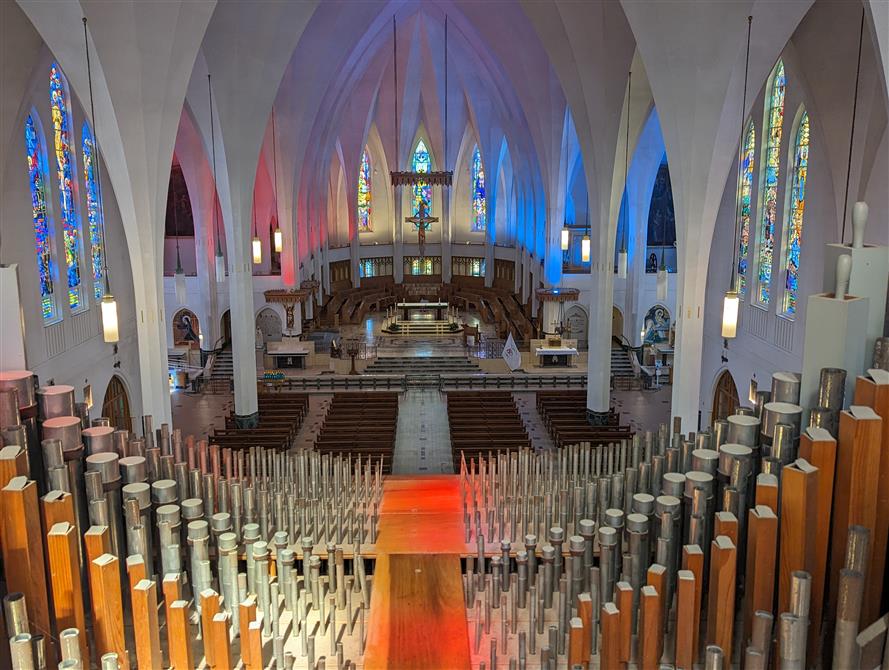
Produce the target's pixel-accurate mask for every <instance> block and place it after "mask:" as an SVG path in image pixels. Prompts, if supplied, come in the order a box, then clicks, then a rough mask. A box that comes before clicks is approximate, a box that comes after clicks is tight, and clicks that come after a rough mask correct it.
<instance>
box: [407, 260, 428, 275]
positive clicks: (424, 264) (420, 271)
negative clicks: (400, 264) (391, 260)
mask: <svg viewBox="0 0 889 670" xmlns="http://www.w3.org/2000/svg"><path fill="white" fill-rule="evenodd" d="M411 274H412V275H431V274H432V259H431V258H414V259H413V260H411Z"/></svg>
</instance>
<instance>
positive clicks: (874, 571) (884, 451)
mask: <svg viewBox="0 0 889 670" xmlns="http://www.w3.org/2000/svg"><path fill="white" fill-rule="evenodd" d="M854 404H856V405H866V406H867V407H870V408H872V409H873V410H874V411H875V412H876V413H877V414H878V415H879V416H880V418H881V419H882V420H883V430H882V435H881V438H880V474H879V482H878V484H877V502H876V512H877V519H876V524H875V528H874V534H873V535H872V536H871V544H872V545H873V551H871V561H870V567H869V568H868V574H869V575H882V574H883V572H884V570H885V569H886V545H887V542H889V384H878V383H877V382H875V381H874V380H873V379H870V378H869V377H858V378H857V379H856V380H855V400H854ZM883 588H884V589H885V585H884V587H883ZM882 591H883V589H880V588H876V587H875V588H872V589H865V591H864V603H863V605H862V608H861V609H862V611H861V624H862V625H863V626H867V625H870V624H871V623H872V622H873V621H876V620H877V617H878V616H879V615H880V611H879V610H880V601H881V595H882Z"/></svg>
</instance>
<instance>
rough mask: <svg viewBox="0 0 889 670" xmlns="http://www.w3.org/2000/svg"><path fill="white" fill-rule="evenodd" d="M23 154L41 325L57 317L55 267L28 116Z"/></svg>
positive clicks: (38, 152) (41, 166)
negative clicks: (32, 222) (31, 218)
mask: <svg viewBox="0 0 889 670" xmlns="http://www.w3.org/2000/svg"><path fill="white" fill-rule="evenodd" d="M25 150H26V151H27V152H28V184H29V185H30V187H31V212H32V214H33V216H34V250H35V252H36V254H37V273H38V274H39V275H40V309H41V312H42V314H43V320H44V321H53V320H54V319H56V318H58V316H59V313H58V306H57V305H56V297H55V293H54V292H53V274H54V272H55V268H54V265H55V263H54V261H53V253H52V233H51V229H50V224H49V221H48V220H47V218H46V217H47V212H46V164H45V163H44V156H43V147H41V145H40V135H39V134H38V133H37V128H36V127H35V126H34V119H33V118H32V117H31V115H30V114H29V115H28V118H27V120H26V121H25Z"/></svg>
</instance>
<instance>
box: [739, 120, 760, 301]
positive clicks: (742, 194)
mask: <svg viewBox="0 0 889 670" xmlns="http://www.w3.org/2000/svg"><path fill="white" fill-rule="evenodd" d="M755 151H756V130H755V129H754V127H753V121H751V122H750V124H749V125H748V126H747V132H746V133H745V134H744V149H743V151H742V152H741V175H740V180H739V181H738V210H739V212H738V213H739V216H740V219H741V237H740V239H739V241H738V292H739V293H740V294H741V295H744V294H745V293H746V292H747V266H748V264H749V262H750V260H749V258H748V252H749V251H750V195H751V193H752V192H753V154H754V152H755Z"/></svg>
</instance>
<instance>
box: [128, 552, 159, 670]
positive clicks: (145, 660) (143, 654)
mask: <svg viewBox="0 0 889 670" xmlns="http://www.w3.org/2000/svg"><path fill="white" fill-rule="evenodd" d="M143 565H144V564H143ZM130 596H131V601H132V605H133V636H134V637H135V640H136V663H137V664H138V667H139V670H142V669H143V668H146V669H150V670H161V667H162V665H163V660H162V658H161V636H160V629H159V628H158V622H157V584H156V583H155V582H153V581H150V580H148V579H142V580H141V581H139V582H137V583H136V584H135V585H134V586H133V587H132V588H131V590H130Z"/></svg>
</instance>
